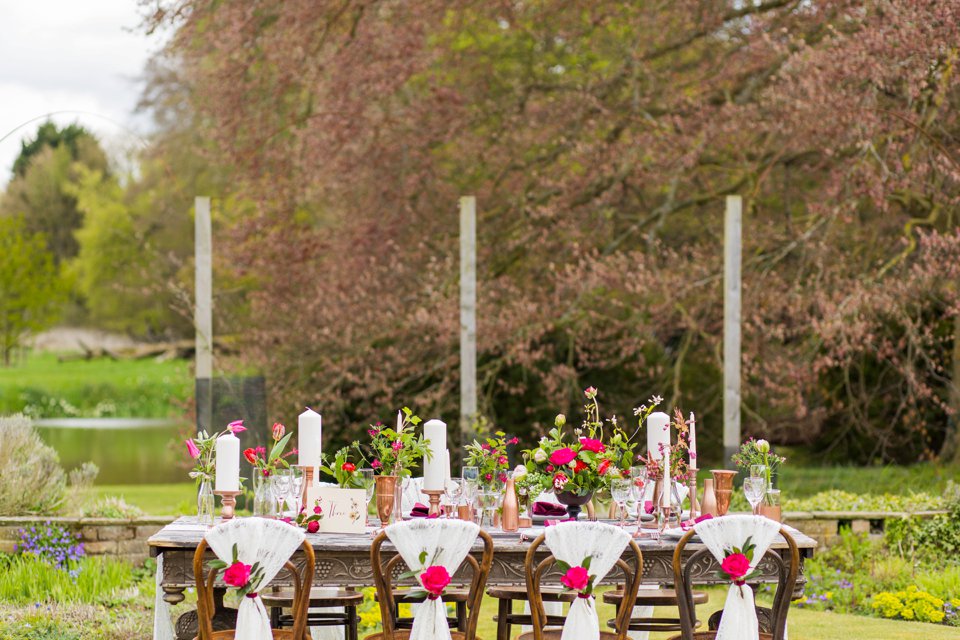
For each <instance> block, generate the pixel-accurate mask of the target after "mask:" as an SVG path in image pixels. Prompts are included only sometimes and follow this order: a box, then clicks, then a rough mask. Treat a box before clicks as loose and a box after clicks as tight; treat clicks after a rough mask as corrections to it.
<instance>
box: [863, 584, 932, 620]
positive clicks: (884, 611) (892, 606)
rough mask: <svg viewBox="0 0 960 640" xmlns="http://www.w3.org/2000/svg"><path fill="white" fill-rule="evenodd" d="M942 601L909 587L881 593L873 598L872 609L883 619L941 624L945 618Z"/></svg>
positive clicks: (913, 586)
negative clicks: (894, 591)
mask: <svg viewBox="0 0 960 640" xmlns="http://www.w3.org/2000/svg"><path fill="white" fill-rule="evenodd" d="M944 604H945V603H944V601H943V600H942V599H940V598H937V597H935V596H932V595H930V594H929V593H927V592H926V591H921V590H920V589H918V588H917V587H916V586H915V585H910V586H909V587H907V588H906V589H905V590H903V591H897V592H896V593H890V592H887V591H883V592H881V593H878V594H877V595H875V596H874V597H873V604H872V605H871V606H872V607H873V609H874V610H875V611H876V612H877V613H879V614H880V616H881V617H883V618H900V619H902V620H917V621H919V622H935V623H941V622H943V620H944V618H945V617H946V613H945V612H944Z"/></svg>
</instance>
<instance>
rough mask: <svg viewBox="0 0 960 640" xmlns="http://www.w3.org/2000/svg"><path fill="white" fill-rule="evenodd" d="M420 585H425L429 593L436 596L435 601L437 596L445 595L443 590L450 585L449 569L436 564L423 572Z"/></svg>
mask: <svg viewBox="0 0 960 640" xmlns="http://www.w3.org/2000/svg"><path fill="white" fill-rule="evenodd" d="M420 584H422V585H423V588H424V589H425V590H426V591H427V593H429V594H431V595H433V596H435V597H434V598H433V599H434V600H435V599H436V596H439V595H440V594H441V593H443V590H444V589H446V588H447V585H448V584H450V574H449V573H447V569H446V568H445V567H444V566H443V565H439V564H435V565H432V566H429V567H427V568H426V569H424V570H423V573H421V574H420Z"/></svg>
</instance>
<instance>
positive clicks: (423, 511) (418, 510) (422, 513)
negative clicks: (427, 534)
mask: <svg viewBox="0 0 960 640" xmlns="http://www.w3.org/2000/svg"><path fill="white" fill-rule="evenodd" d="M440 509H441V510H443V507H440ZM437 515H438V514H436V513H435V514H433V515H430V507H428V506H427V505H425V504H421V503H419V502H418V503H416V504H415V505H413V509H411V510H410V517H411V518H436V517H437Z"/></svg>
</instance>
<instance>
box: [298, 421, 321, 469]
mask: <svg viewBox="0 0 960 640" xmlns="http://www.w3.org/2000/svg"><path fill="white" fill-rule="evenodd" d="M297 427H298V429H297V448H298V449H299V454H298V457H297V464H299V465H300V466H303V467H318V466H320V456H321V454H322V452H323V418H322V417H321V416H320V414H319V413H317V412H316V411H314V410H313V409H309V408H308V409H307V410H306V411H304V412H303V413H301V414H300V417H299V419H298V420H297ZM317 475H318V474H317V473H316V471H315V472H314V474H313V477H314V479H316V478H317Z"/></svg>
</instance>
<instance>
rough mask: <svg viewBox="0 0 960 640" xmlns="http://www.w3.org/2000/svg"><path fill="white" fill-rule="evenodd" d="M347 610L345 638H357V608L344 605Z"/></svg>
mask: <svg viewBox="0 0 960 640" xmlns="http://www.w3.org/2000/svg"><path fill="white" fill-rule="evenodd" d="M345 610H346V612H347V640H357V624H358V620H357V608H356V607H345Z"/></svg>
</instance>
